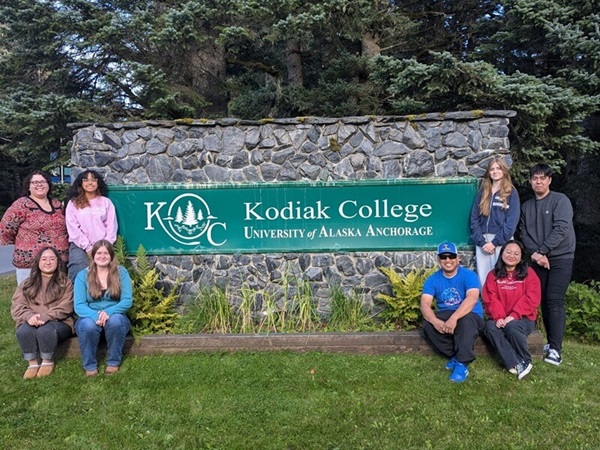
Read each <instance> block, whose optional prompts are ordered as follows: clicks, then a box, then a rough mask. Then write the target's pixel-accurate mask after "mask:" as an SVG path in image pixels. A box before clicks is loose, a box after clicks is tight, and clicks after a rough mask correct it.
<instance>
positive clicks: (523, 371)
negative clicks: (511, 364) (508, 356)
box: [515, 361, 533, 380]
mask: <svg viewBox="0 0 600 450" xmlns="http://www.w3.org/2000/svg"><path fill="white" fill-rule="evenodd" d="M531 369H533V365H532V364H531V363H526V362H525V361H523V362H522V363H519V364H517V365H516V366H515V370H516V371H517V378H518V379H519V380H522V379H523V378H525V377H526V376H527V375H528V374H529V372H531Z"/></svg>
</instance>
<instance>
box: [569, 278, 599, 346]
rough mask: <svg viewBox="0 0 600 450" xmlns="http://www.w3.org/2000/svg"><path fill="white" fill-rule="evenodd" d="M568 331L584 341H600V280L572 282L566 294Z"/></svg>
mask: <svg viewBox="0 0 600 450" xmlns="http://www.w3.org/2000/svg"><path fill="white" fill-rule="evenodd" d="M565 309H566V315H567V325H566V333H567V335H569V336H573V337H576V338H578V339H580V340H582V341H584V342H594V343H598V342H600V282H598V281H591V282H590V283H589V284H583V283H575V282H573V283H571V284H570V285H569V288H568V289H567V293H566V296H565Z"/></svg>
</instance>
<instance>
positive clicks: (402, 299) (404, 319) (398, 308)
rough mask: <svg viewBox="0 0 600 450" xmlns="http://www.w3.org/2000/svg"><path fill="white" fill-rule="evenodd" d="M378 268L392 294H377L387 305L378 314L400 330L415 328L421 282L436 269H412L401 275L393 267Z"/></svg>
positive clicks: (418, 310)
mask: <svg viewBox="0 0 600 450" xmlns="http://www.w3.org/2000/svg"><path fill="white" fill-rule="evenodd" d="M379 270H381V272H383V274H384V275H385V276H386V277H387V278H388V280H389V281H390V284H391V285H392V290H393V294H394V295H386V294H378V295H377V298H378V299H379V300H383V301H384V302H385V303H386V305H387V307H386V309H385V310H384V311H382V312H381V314H380V316H381V317H382V318H383V319H386V320H388V321H390V322H393V323H394V324H395V325H396V327H398V328H400V329H402V330H411V329H413V328H416V327H417V325H418V324H419V321H420V317H421V309H420V307H421V293H422V291H423V284H424V283H425V280H426V279H427V277H428V276H429V275H431V274H432V273H433V272H435V271H436V270H437V269H436V268H435V267H434V268H431V269H413V270H411V271H410V272H408V273H407V274H406V275H402V274H400V273H398V272H396V270H394V268H393V267H380V268H379Z"/></svg>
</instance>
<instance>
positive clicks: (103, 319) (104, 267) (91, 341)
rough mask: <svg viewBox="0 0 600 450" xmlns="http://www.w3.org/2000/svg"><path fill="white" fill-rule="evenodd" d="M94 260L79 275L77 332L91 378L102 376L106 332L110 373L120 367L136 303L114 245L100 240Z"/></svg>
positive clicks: (77, 279) (76, 303)
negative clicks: (101, 351) (100, 347)
mask: <svg viewBox="0 0 600 450" xmlns="http://www.w3.org/2000/svg"><path fill="white" fill-rule="evenodd" d="M91 253H92V261H91V263H90V265H89V267H88V268H87V269H84V270H82V271H81V272H79V273H78V274H77V277H76V278H75V287H74V290H75V294H74V303H75V313H76V314H77V316H78V319H77V323H76V324H75V331H76V333H77V336H78V337H79V349H80V351H81V357H82V360H83V369H84V370H85V374H86V375H87V376H88V377H93V376H96V375H98V360H97V358H96V352H97V350H98V343H99V342H100V337H101V335H102V333H104V335H105V337H106V343H107V345H108V352H107V357H106V369H105V370H104V373H105V374H106V375H111V374H114V373H115V372H117V371H118V370H119V366H120V365H121V359H122V356H123V346H124V345H125V337H126V336H127V333H128V331H129V328H130V323H129V319H128V318H127V316H126V314H125V313H126V312H127V310H128V309H129V308H130V307H131V304H132V298H133V297H132V287H131V278H130V277H129V273H127V270H126V269H125V268H124V267H121V266H119V265H117V260H116V258H115V251H114V249H113V246H112V244H111V243H110V242H109V241H106V240H100V241H98V242H96V244H94V246H93V248H92V252H91Z"/></svg>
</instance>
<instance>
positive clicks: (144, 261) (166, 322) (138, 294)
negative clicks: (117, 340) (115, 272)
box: [114, 236, 179, 336]
mask: <svg viewBox="0 0 600 450" xmlns="http://www.w3.org/2000/svg"><path fill="white" fill-rule="evenodd" d="M114 247H115V253H116V256H117V261H118V262H119V264H120V265H122V266H124V267H125V268H126V269H127V271H128V272H129V275H130V276H131V282H132V284H133V305H132V307H131V308H130V309H129V311H128V312H127V315H128V317H129V319H130V320H131V329H132V331H133V334H134V335H136V336H140V335H144V334H161V333H172V332H173V328H174V325H175V320H176V319H177V318H178V317H179V314H177V312H176V311H175V303H176V302H177V299H178V297H179V296H178V294H177V288H178V285H177V284H176V285H175V286H174V287H173V288H172V289H171V292H170V293H169V294H168V295H165V293H164V288H163V287H160V288H159V287H158V281H159V274H158V272H157V270H156V269H154V268H152V267H151V266H150V262H149V261H148V255H147V254H146V250H145V249H144V247H143V246H141V245H140V246H139V248H138V251H137V253H136V257H135V264H131V263H130V262H129V261H128V259H127V251H126V250H125V242H124V240H123V238H122V237H121V236H119V237H118V238H117V241H116V242H115V246H114Z"/></svg>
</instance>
